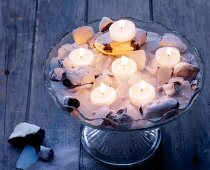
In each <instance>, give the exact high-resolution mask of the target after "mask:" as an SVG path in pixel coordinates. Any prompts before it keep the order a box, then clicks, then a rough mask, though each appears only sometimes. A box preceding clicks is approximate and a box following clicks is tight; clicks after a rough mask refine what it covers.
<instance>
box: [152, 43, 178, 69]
mask: <svg viewBox="0 0 210 170" xmlns="http://www.w3.org/2000/svg"><path fill="white" fill-rule="evenodd" d="M180 58H181V57H180V52H179V50H178V49H177V48H175V47H162V48H159V49H158V50H157V51H156V53H155V59H156V61H157V63H158V66H159V67H161V68H164V67H167V68H174V66H175V65H176V64H178V63H179V62H180Z"/></svg>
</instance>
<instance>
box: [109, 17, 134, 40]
mask: <svg viewBox="0 0 210 170" xmlns="http://www.w3.org/2000/svg"><path fill="white" fill-rule="evenodd" d="M109 33H110V36H111V38H112V39H113V40H114V41H117V42H126V41H130V40H132V39H133V38H134V37H135V34H136V28H135V25H134V23H133V22H131V21H129V20H119V21H116V22H115V23H113V24H112V25H111V26H110V28H109Z"/></svg>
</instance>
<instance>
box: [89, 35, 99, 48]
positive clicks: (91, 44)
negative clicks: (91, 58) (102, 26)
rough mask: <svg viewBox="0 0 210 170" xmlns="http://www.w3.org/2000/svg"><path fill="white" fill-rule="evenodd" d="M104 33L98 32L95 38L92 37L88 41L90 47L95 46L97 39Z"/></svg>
mask: <svg viewBox="0 0 210 170" xmlns="http://www.w3.org/2000/svg"><path fill="white" fill-rule="evenodd" d="M102 34H103V33H102V32H98V33H97V34H95V35H94V36H93V38H91V39H90V40H89V41H88V45H89V47H90V48H95V40H96V39H97V38H98V37H99V36H100V35H102Z"/></svg>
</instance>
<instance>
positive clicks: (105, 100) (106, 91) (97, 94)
mask: <svg viewBox="0 0 210 170" xmlns="http://www.w3.org/2000/svg"><path fill="white" fill-rule="evenodd" d="M116 98H117V94H116V91H115V89H114V88H112V87H109V86H106V85H105V84H103V83H101V85H100V86H99V87H96V88H95V89H93V90H92V92H91V94H90V99H91V102H92V103H93V104H96V105H110V104H112V103H113V102H114V101H115V100H116Z"/></svg>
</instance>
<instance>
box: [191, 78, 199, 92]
mask: <svg viewBox="0 0 210 170" xmlns="http://www.w3.org/2000/svg"><path fill="white" fill-rule="evenodd" d="M191 88H192V89H193V90H197V89H198V80H193V81H192V82H191Z"/></svg>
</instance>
